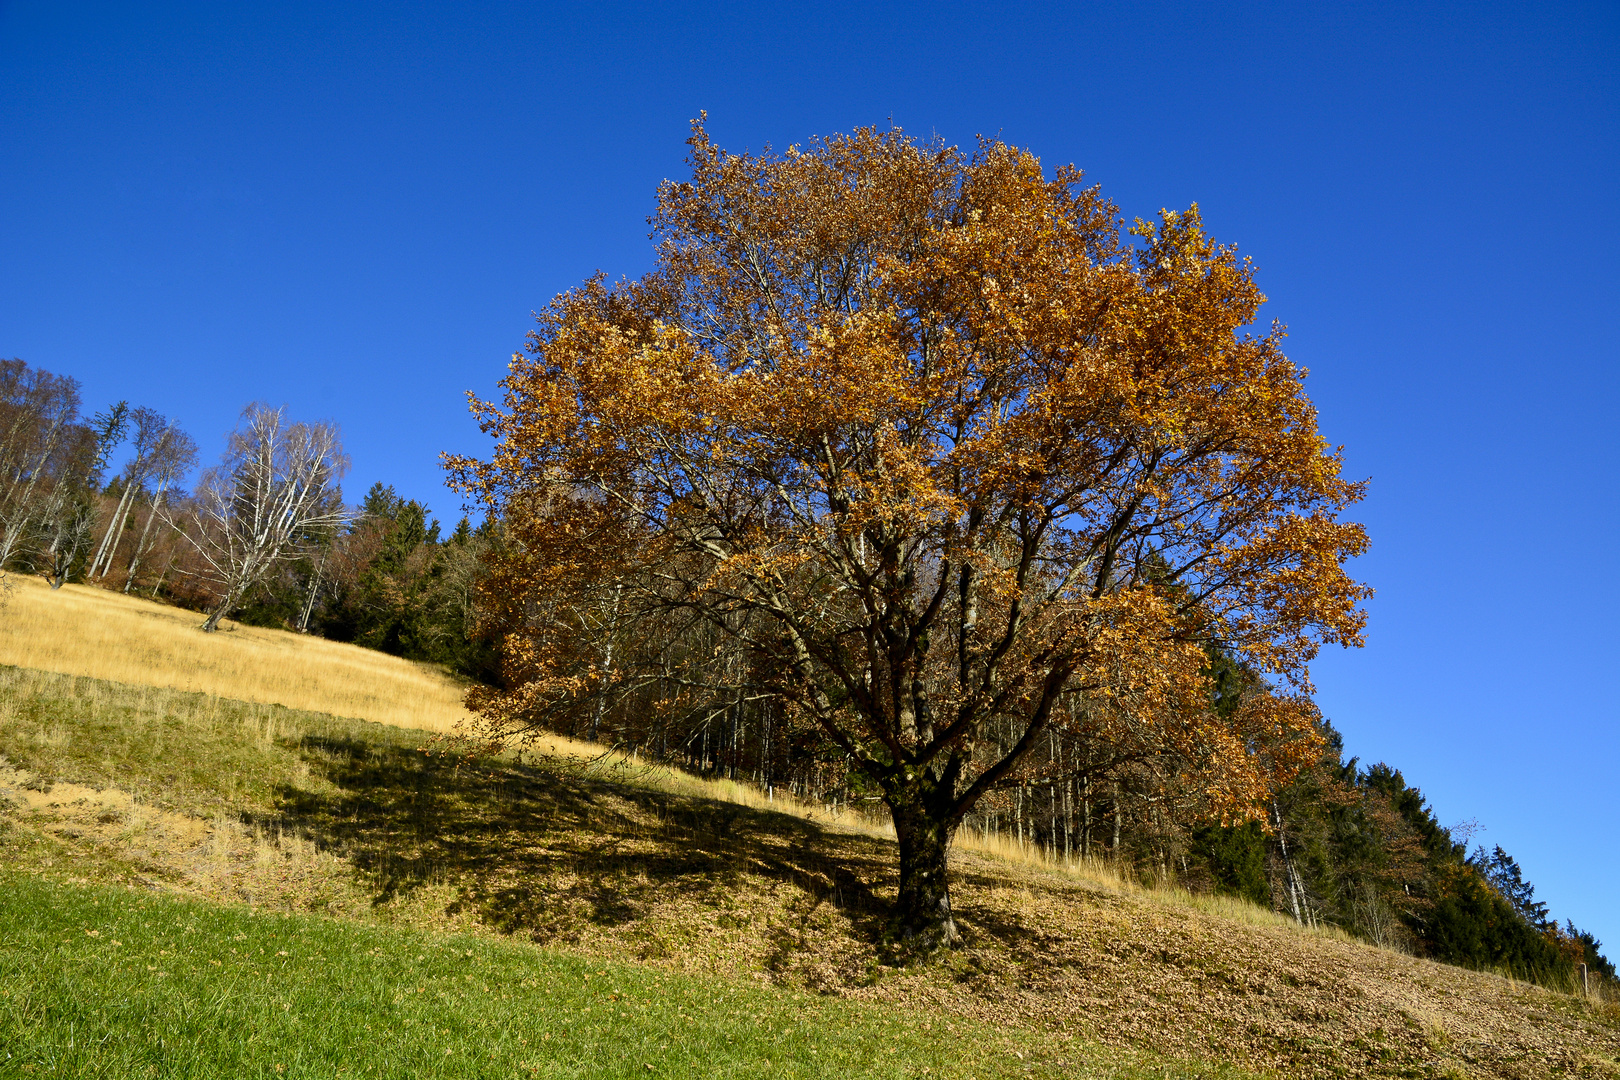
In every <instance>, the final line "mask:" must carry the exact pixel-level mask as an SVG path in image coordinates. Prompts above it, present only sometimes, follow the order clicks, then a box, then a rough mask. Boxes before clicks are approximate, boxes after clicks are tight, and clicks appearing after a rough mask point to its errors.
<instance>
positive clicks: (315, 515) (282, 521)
mask: <svg viewBox="0 0 1620 1080" xmlns="http://www.w3.org/2000/svg"><path fill="white" fill-rule="evenodd" d="M284 412H285V410H284V409H282V408H271V407H270V406H268V405H265V404H263V403H259V402H255V403H253V404H251V405H249V406H248V407H247V408H246V409H244V410H243V411H242V418H241V421H240V423H239V424H238V425H237V428H236V430H235V431H233V432H231V434H230V435H229V437H228V440H227V445H226V450H225V453H224V455H223V457H222V458H221V460H220V463H219V464H218V465H216V466H214V467H213V468H211V469H209V470H208V471H207V472H205V473H204V474H203V477H202V480H201V482H200V483H199V485H198V487H197V491H196V497H195V500H194V508H193V509H194V513H195V515H196V516H195V519H194V527H193V528H192V529H189V530H182V535H183V536H184V537H185V539H186V540H187V542H189V543H190V545H191V546H192V547H193V548H194V549H195V550H196V552H197V554H198V555H199V556H200V557H201V559H202V563H203V564H204V565H205V566H206V567H207V570H206V571H205V573H206V574H207V575H208V577H209V578H210V579H211V581H212V583H213V584H214V586H215V588H216V591H217V595H218V597H219V600H218V603H217V604H216V605H215V606H214V607H213V608H212V610H210V611H209V613H208V618H207V619H206V620H205V621H204V622H203V624H202V629H203V630H204V631H207V632H212V631H214V630H216V629H218V628H219V620H220V619H221V618H223V617H224V616H225V614H226V612H228V611H230V610H231V609H232V608H234V607H235V606H236V605H237V604H238V603H239V602H240V601H241V599H242V597H243V594H245V593H246V592H247V590H248V589H250V588H251V587H253V585H254V584H256V583H257V582H258V581H259V580H261V579H262V578H263V577H264V575H265V574H266V573H267V572H268V571H269V570H270V568H271V567H272V566H274V565H275V563H276V562H277V561H278V560H280V559H283V558H286V557H288V556H290V555H293V554H295V553H296V552H297V551H298V550H299V549H300V546H301V544H302V542H303V541H305V540H306V538H307V537H308V536H309V534H310V533H311V532H313V531H315V530H320V529H325V528H331V527H334V526H337V525H340V524H341V523H343V522H344V521H345V520H346V519H347V514H346V513H345V511H344V509H343V504H342V491H341V489H340V488H339V486H338V482H339V480H340V479H341V478H342V476H343V474H344V472H346V471H347V469H348V459H347V458H346V457H345V456H344V453H343V447H342V444H341V442H340V440H339V437H338V429H337V426H336V425H335V424H330V423H316V424H303V423H292V424H289V423H287V422H285V418H284V415H283V414H284ZM171 523H172V522H171Z"/></svg>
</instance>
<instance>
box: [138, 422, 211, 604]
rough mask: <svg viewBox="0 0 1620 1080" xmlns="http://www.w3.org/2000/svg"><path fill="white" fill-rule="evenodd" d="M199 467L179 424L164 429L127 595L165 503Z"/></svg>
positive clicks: (194, 445) (193, 444) (155, 454)
mask: <svg viewBox="0 0 1620 1080" xmlns="http://www.w3.org/2000/svg"><path fill="white" fill-rule="evenodd" d="M196 464H197V443H196V441H195V440H193V439H192V437H191V436H190V435H187V434H186V433H185V432H184V431H181V430H180V428H179V426H178V425H177V424H174V423H172V422H171V423H170V424H169V426H168V427H167V428H165V429H164V432H163V436H162V438H161V439H159V441H158V445H157V447H156V448H155V449H154V450H153V453H152V463H151V472H150V478H151V480H152V483H153V490H152V501H151V505H150V506H149V507H148V508H147V512H146V524H145V525H144V526H142V528H141V535H140V537H139V538H138V539H137V540H136V541H135V550H134V551H132V552H131V553H130V556H129V570H128V572H127V573H126V574H125V576H124V592H126V593H127V592H129V591H130V589H131V588H133V587H134V585H135V575H136V574H137V573H139V572H140V567H141V560H142V559H143V558H145V557H146V552H147V550H148V546H149V545H150V543H151V537H152V523H153V522H154V521H155V520H157V519H158V518H159V517H160V516H161V514H162V512H163V507H164V500H165V499H167V498H168V497H169V492H170V491H171V489H173V488H174V487H175V485H177V484H178V483H179V482H180V480H182V479H183V478H184V477H185V475H186V474H187V473H189V472H190V471H191V470H192V468H193V467H194V466H195V465H196Z"/></svg>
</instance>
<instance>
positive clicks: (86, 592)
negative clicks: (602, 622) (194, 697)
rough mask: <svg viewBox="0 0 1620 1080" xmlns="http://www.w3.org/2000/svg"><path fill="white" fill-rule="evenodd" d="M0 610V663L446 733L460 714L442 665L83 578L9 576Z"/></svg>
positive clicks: (455, 689) (454, 686) (463, 714)
mask: <svg viewBox="0 0 1620 1080" xmlns="http://www.w3.org/2000/svg"><path fill="white" fill-rule="evenodd" d="M8 580H9V584H10V586H11V587H10V590H9V595H8V596H6V597H5V598H4V599H3V601H0V603H3V605H4V606H3V607H0V664H13V665H16V666H17V667H27V668H36V669H38V670H41V671H54V672H58V673H60V674H63V675H84V676H89V677H90V678H95V679H107V680H109V681H112V682H120V683H128V684H131V685H135V686H159V687H165V688H169V689H174V690H188V691H193V692H198V693H205V694H217V695H219V696H220V697H227V698H234V699H236V700H239V701H255V702H261V703H265V704H280V705H286V706H287V707H288V708H293V709H308V710H310V711H312V712H324V713H331V714H333V715H335V716H350V717H355V718H358V719H362V720H372V721H375V722H377V723H380V724H392V725H395V726H397V727H411V728H420V729H422V730H425V731H434V732H448V731H451V730H453V729H454V728H455V726H456V725H457V724H459V723H461V722H462V721H463V720H465V719H466V718H467V717H468V713H467V711H466V709H464V708H463V707H462V705H461V697H462V686H461V685H460V684H459V683H458V682H457V681H456V680H455V679H454V678H453V677H451V676H450V675H449V674H448V673H447V672H445V671H444V670H443V669H441V668H438V667H436V666H434V665H431V664H418V663H413V662H412V661H409V660H401V659H400V658H398V657H395V656H388V655H385V654H383V653H379V652H374V651H372V650H370V649H363V648H360V647H359V646H357V645H345V644H342V643H340V642H335V641H325V640H323V639H321V638H314V637H304V636H302V635H299V634H291V633H287V632H286V631H283V630H264V629H260V628H258V627H250V626H239V625H237V624H235V623H230V622H226V623H222V624H221V630H220V632H218V633H215V634H204V633H203V632H202V631H200V630H198V629H197V627H198V625H199V624H201V622H202V616H200V615H198V614H197V613H196V612H192V611H185V610H182V609H180V608H173V607H167V606H165V605H163V604H156V603H153V602H151V601H149V600H141V599H137V598H134V597H129V596H124V595H122V594H120V593H114V592H108V591H106V590H104V589H97V588H92V587H89V586H84V585H65V586H63V587H62V588H61V589H59V590H57V591H55V592H53V591H51V589H50V587H49V586H48V585H46V584H45V583H44V582H43V581H41V580H39V579H38V578H28V577H23V576H21V575H17V574H13V575H10V576H9V579H8Z"/></svg>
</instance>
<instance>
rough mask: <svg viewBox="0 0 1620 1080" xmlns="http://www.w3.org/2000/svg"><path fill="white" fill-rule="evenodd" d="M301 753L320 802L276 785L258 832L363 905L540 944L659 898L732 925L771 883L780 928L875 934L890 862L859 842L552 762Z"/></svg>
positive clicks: (348, 745)
mask: <svg viewBox="0 0 1620 1080" xmlns="http://www.w3.org/2000/svg"><path fill="white" fill-rule="evenodd" d="M301 750H302V751H303V753H304V757H305V759H306V761H308V762H309V764H310V766H311V768H312V769H314V770H316V771H319V772H320V773H321V774H323V775H324V778H325V779H326V780H328V781H330V782H331V784H332V785H334V786H335V787H336V789H337V791H336V793H335V794H334V793H327V794H320V793H315V792H310V791H307V790H301V789H297V788H293V787H290V786H284V787H282V788H280V789H279V790H278V792H277V798H276V811H275V813H274V814H273V815H270V817H269V818H268V819H267V820H265V819H261V821H260V822H259V823H261V824H264V825H267V826H271V827H276V828H281V829H288V830H294V831H296V832H297V833H299V834H301V835H303V836H306V837H308V838H310V839H312V840H313V841H315V842H316V843H317V844H319V845H321V846H322V847H325V848H327V849H330V850H335V851H338V852H340V853H342V854H343V855H344V856H345V857H346V858H347V859H348V860H349V861H350V862H351V863H352V864H353V865H354V866H355V867H356V868H357V870H358V871H359V872H360V873H361V874H362V875H363V877H364V880H366V881H367V882H369V883H370V885H371V888H372V891H373V900H374V902H375V903H378V904H384V903H389V902H391V901H395V900H399V899H402V898H405V897H408V896H409V895H410V894H411V893H413V892H417V891H419V890H421V889H422V888H423V887H424V886H426V885H430V884H431V885H440V884H445V885H450V886H452V887H453V888H455V890H456V891H457V899H456V900H455V901H454V902H453V903H452V904H451V913H452V914H454V913H458V912H465V913H468V914H472V915H474V916H476V917H477V918H478V919H479V920H480V921H482V922H484V923H486V924H488V925H491V926H494V927H498V928H500V929H502V930H504V931H507V932H509V933H518V932H522V933H526V934H528V935H530V936H533V937H535V938H536V939H537V940H552V939H557V938H562V939H567V938H568V937H570V936H571V930H570V928H572V929H573V930H575V931H577V929H578V925H579V923H580V921H581V920H584V921H588V922H590V923H594V924H596V925H599V926H603V927H622V926H626V925H629V924H633V923H637V922H641V921H643V920H646V919H649V918H655V917H656V916H657V915H658V914H659V912H660V911H661V910H667V907H668V905H670V904H671V903H673V902H681V903H684V904H688V905H689V904H691V903H698V904H701V905H705V906H707V907H711V908H716V909H719V914H718V915H717V916H716V920H717V923H718V925H721V926H726V925H728V923H727V922H726V920H727V919H731V920H735V921H736V923H737V924H738V925H745V924H746V923H747V922H748V921H749V920H751V919H752V918H754V917H755V913H754V912H752V911H751V910H750V907H751V903H750V901H751V899H752V900H758V899H759V896H760V894H761V893H763V892H768V891H771V890H770V889H769V885H773V884H774V885H779V886H780V885H785V886H788V887H789V888H788V889H787V890H786V896H785V897H782V896H780V895H778V898H777V906H778V907H779V908H781V909H782V913H786V914H787V915H789V916H790V917H791V916H793V915H795V914H797V915H798V916H800V917H801V918H803V919H808V918H809V916H810V914H811V913H812V912H814V911H815V910H816V909H817V908H819V907H820V906H821V905H823V904H831V905H833V907H834V908H836V909H837V910H839V911H840V912H842V913H843V914H844V916H845V917H846V918H848V919H849V920H850V923H851V926H852V929H853V930H854V931H855V932H856V933H857V934H859V935H860V936H861V937H864V938H866V939H868V940H869V941H873V942H876V941H877V940H879V938H880V937H881V935H882V932H883V928H884V925H885V919H886V917H887V914H888V911H887V904H885V903H884V902H883V901H882V900H881V899H880V898H879V897H877V896H876V895H875V894H874V891H873V889H874V886H881V885H882V884H883V883H884V882H886V881H887V880H888V879H889V878H890V877H891V876H892V874H893V868H892V866H891V863H892V861H893V855H892V852H889V851H886V850H885V849H884V848H883V847H882V845H880V844H879V843H878V842H876V841H873V840H870V839H867V838H865V837H860V836H855V835H848V834H841V833H831V832H826V831H823V830H822V829H821V828H819V827H818V826H816V825H815V824H813V823H811V822H807V821H804V820H802V819H800V818H796V817H792V816H790V815H787V814H780V813H773V812H769V811H761V810H755V809H752V808H749V807H745V806H738V805H736V804H733V803H727V802H721V801H718V800H711V799H702V798H693V797H689V796H682V795H674V794H670V793H667V792H663V791H659V790H657V789H656V788H653V787H651V786H648V785H644V784H637V783H636V782H635V777H634V776H633V775H627V776H626V777H625V778H624V779H623V780H622V781H616V780H615V779H613V778H610V777H607V776H603V775H600V774H598V773H596V772H593V771H592V770H590V769H585V768H581V767H578V766H573V765H567V764H542V765H534V764H528V765H512V764H499V765H469V764H467V763H457V762H454V761H449V760H446V759H444V758H439V757H434V756H430V755H428V754H424V753H423V752H422V751H420V750H410V749H405V748H401V747H386V746H385V747H379V746H376V745H372V744H368V743H365V742H361V741H358V740H349V739H326V738H316V737H307V738H305V739H304V740H302V743H301ZM761 879H763V880H761ZM778 932H779V933H780V930H778Z"/></svg>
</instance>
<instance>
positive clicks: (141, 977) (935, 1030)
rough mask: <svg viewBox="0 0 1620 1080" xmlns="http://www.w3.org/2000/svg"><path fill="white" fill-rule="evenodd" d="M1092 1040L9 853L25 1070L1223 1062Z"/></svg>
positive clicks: (814, 1073) (445, 1070)
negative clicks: (266, 902)
mask: <svg viewBox="0 0 1620 1080" xmlns="http://www.w3.org/2000/svg"><path fill="white" fill-rule="evenodd" d="M1071 1052H1072V1051H1071ZM1086 1054H1087V1057H1088V1060H1087V1062H1086V1063H1084V1064H1079V1063H1075V1062H1071V1061H1061V1062H1060V1061H1059V1060H1058V1059H1056V1058H1055V1057H1053V1056H1052V1055H1051V1054H1050V1053H1045V1054H1042V1053H1039V1052H1037V1053H1034V1054H1032V1053H1031V1039H1030V1037H1029V1035H1028V1033H1025V1032H1020V1031H1017V1030H1012V1031H1008V1030H989V1029H987V1028H985V1027H982V1026H979V1025H974V1024H968V1023H961V1022H953V1021H950V1020H949V1019H948V1018H945V1017H940V1016H938V1015H934V1016H928V1015H926V1014H925V1015H922V1016H918V1015H916V1014H912V1015H911V1016H909V1017H908V1016H905V1015H903V1014H901V1013H899V1012H898V1011H895V1010H890V1009H881V1008H875V1007H869V1006H863V1005H859V1004H855V1003H852V1002H847V1001H840V1000H836V999H830V998H823V997H818V996H816V995H813V994H807V993H803V992H792V991H782V990H776V989H772V988H769V987H762V986H761V987H755V986H749V985H747V984H744V983H740V982H736V981H729V980H721V979H714V978H697V977H690V976H681V975H674V974H670V973H667V972H660V971H656V970H653V969H649V968H644V967H638V966H635V965H630V964H617V963H607V962H603V961H600V960H591V959H588V958H584V957H579V956H574V955H569V954H566V953H558V952H554V951H548V950H540V949H535V948H533V947H526V946H521V945H515V944H509V943H505V942H500V941H491V940H489V939H487V938H481V937H467V936H452V935H444V934H428V933H421V932H414V931H410V930H405V929H399V928H390V927H379V926H375V925H366V924H363V923H356V922H346V921H342V920H337V919H330V918H322V917H317V916H308V915H293V914H288V913H266V912H261V911H255V910H253V909H249V908H245V907H239V906H227V905H216V904H208V903H203V902H194V901H181V900H176V899H174V898H171V897H166V896H161V895H153V894H151V893H145V892H140V891H136V890H128V889H119V888H109V887H102V886H72V885H64V884H60V883H53V882H50V881H47V880H44V879H41V878H37V877H32V876H26V875H20V874H14V873H4V874H0V1075H4V1076H7V1077H13V1076H71V1077H117V1078H125V1077H148V1076H150V1077H232V1078H246V1077H265V1078H271V1077H277V1078H279V1077H364V1076H387V1077H424V1078H426V1077H433V1078H441V1077H442V1078H452V1077H629V1076H655V1075H656V1076H724V1077H751V1076H760V1077H765V1076H770V1077H782V1076H789V1077H793V1076H803V1077H819V1076H826V1077H839V1076H870V1077H919V1076H929V1077H973V1076H977V1077H997V1076H1019V1077H1023V1076H1058V1075H1063V1076H1081V1077H1103V1076H1108V1077H1149V1076H1153V1077H1164V1076H1199V1075H1215V1071H1214V1070H1204V1069H1198V1068H1190V1069H1183V1068H1181V1067H1179V1066H1175V1065H1169V1064H1164V1063H1160V1062H1155V1061H1151V1060H1147V1059H1143V1058H1141V1057H1140V1056H1139V1055H1132V1054H1127V1053H1124V1052H1120V1051H1104V1050H1100V1049H1095V1048H1088V1049H1087V1050H1086ZM1018 1055H1022V1057H1020V1056H1018Z"/></svg>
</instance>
